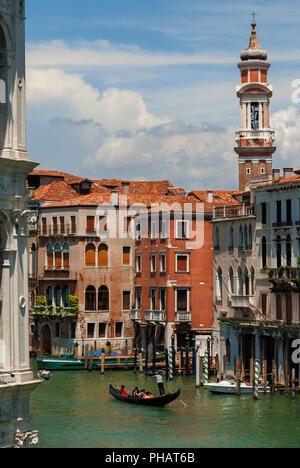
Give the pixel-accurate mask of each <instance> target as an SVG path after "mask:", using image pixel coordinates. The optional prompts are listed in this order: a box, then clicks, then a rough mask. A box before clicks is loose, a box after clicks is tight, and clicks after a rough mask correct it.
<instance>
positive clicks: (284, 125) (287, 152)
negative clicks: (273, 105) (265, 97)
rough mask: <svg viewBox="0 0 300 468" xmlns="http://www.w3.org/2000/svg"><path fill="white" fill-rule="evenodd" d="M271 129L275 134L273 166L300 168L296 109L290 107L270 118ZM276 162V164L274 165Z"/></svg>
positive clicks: (299, 138)
mask: <svg viewBox="0 0 300 468" xmlns="http://www.w3.org/2000/svg"><path fill="white" fill-rule="evenodd" d="M271 126H272V129H274V130H275V132H276V146H277V147H278V150H277V152H276V153H275V156H274V166H275V165H276V166H280V165H281V166H282V165H283V164H284V165H286V164H288V166H291V167H292V166H294V167H295V168H298V167H299V166H300V164H299V159H300V114H299V111H298V108H297V107H295V106H290V107H288V108H287V109H283V110H280V111H278V112H276V113H275V114H274V115H273V116H272V118H271ZM276 160H277V163H276Z"/></svg>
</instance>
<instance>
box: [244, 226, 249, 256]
mask: <svg viewBox="0 0 300 468" xmlns="http://www.w3.org/2000/svg"><path fill="white" fill-rule="evenodd" d="M244 250H248V228H247V226H244Z"/></svg>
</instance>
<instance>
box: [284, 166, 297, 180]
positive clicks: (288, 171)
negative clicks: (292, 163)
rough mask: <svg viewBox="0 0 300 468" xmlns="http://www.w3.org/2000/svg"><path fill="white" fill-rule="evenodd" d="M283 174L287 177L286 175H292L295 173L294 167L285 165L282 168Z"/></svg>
mask: <svg viewBox="0 0 300 468" xmlns="http://www.w3.org/2000/svg"><path fill="white" fill-rule="evenodd" d="M283 174H284V177H285V178H287V177H292V176H293V175H295V169H294V168H289V167H285V168H284V169H283Z"/></svg>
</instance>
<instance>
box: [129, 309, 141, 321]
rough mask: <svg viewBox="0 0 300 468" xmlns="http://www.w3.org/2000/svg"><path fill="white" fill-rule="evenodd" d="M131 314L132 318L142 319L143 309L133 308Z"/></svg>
mask: <svg viewBox="0 0 300 468" xmlns="http://www.w3.org/2000/svg"><path fill="white" fill-rule="evenodd" d="M130 315H131V320H137V321H138V320H141V311H140V310H136V309H132V310H131V311H130Z"/></svg>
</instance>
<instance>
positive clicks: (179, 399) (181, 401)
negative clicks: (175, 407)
mask: <svg viewBox="0 0 300 468" xmlns="http://www.w3.org/2000/svg"><path fill="white" fill-rule="evenodd" d="M165 387H166V389H167V390H168V392H170V393H173V392H172V391H171V390H170V389H169V388H168V387H167V386H166V385H165ZM178 401H180V403H182V404H183V406H189V405H188V404H187V403H185V402H184V401H183V400H182V399H181V398H178Z"/></svg>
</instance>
